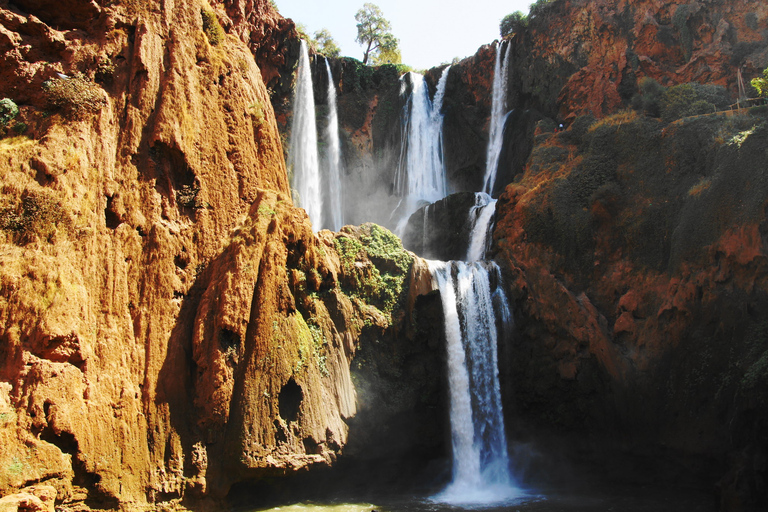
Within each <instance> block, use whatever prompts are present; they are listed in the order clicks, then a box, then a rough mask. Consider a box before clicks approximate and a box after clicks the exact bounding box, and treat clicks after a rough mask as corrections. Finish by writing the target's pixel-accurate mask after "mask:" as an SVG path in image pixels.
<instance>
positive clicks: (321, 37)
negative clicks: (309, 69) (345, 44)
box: [313, 28, 341, 58]
mask: <svg viewBox="0 0 768 512" xmlns="http://www.w3.org/2000/svg"><path fill="white" fill-rule="evenodd" d="M313 43H314V44H313V46H314V48H315V49H316V50H317V52H318V53H321V54H322V55H325V56H326V57H331V58H338V57H339V55H341V49H339V45H337V44H336V41H335V40H334V39H333V36H331V32H330V31H329V30H328V29H325V28H324V29H321V30H318V31H317V32H315V38H314V41H313Z"/></svg>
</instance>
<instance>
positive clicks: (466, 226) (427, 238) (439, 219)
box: [403, 192, 476, 261]
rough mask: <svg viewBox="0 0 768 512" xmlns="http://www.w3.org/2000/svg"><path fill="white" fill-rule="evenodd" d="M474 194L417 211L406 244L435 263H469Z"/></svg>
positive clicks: (458, 195) (462, 194)
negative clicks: (468, 253) (464, 261)
mask: <svg viewBox="0 0 768 512" xmlns="http://www.w3.org/2000/svg"><path fill="white" fill-rule="evenodd" d="M475 204H476V199H475V194H474V193H472V192H458V193H456V194H451V195H449V196H448V197H446V198H445V199H441V200H440V201H437V202H435V203H433V204H430V205H427V206H424V207H422V208H420V209H418V210H416V211H415V212H414V213H413V215H411V218H410V219H408V224H407V226H406V228H405V232H404V233H403V245H404V246H405V247H406V248H408V249H409V250H411V251H413V252H415V253H418V254H419V255H420V256H421V257H423V258H427V259H432V260H442V261H449V260H459V261H462V260H465V259H466V257H467V250H468V249H469V238H470V234H471V233H472V217H471V215H470V211H471V209H472V207H474V206H475Z"/></svg>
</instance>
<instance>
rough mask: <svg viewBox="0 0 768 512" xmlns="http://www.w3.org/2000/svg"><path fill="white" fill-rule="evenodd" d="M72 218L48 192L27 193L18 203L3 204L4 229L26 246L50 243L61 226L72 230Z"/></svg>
mask: <svg viewBox="0 0 768 512" xmlns="http://www.w3.org/2000/svg"><path fill="white" fill-rule="evenodd" d="M70 222H71V221H70V218H69V216H68V215H67V213H66V212H65V211H64V209H63V208H62V206H61V204H60V201H59V199H58V198H57V197H56V196H55V195H54V193H53V192H51V191H48V190H40V191H31V190H26V191H24V193H23V194H22V195H21V200H20V201H18V202H17V203H15V204H14V203H11V204H3V205H0V229H2V230H3V231H7V232H10V233H12V234H13V239H14V242H15V243H17V244H19V245H25V244H27V243H30V242H32V241H33V240H35V239H37V238H40V239H44V240H48V241H50V239H51V237H52V236H53V235H54V234H55V233H56V231H57V229H58V228H59V227H64V228H68V227H69V225H70Z"/></svg>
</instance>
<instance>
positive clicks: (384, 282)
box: [334, 223, 413, 315]
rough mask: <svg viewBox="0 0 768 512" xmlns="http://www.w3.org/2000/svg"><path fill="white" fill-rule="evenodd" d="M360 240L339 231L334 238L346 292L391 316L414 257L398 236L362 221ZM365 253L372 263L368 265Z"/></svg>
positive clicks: (400, 295) (400, 296)
mask: <svg viewBox="0 0 768 512" xmlns="http://www.w3.org/2000/svg"><path fill="white" fill-rule="evenodd" d="M360 228H361V230H362V234H361V236H360V240H359V241H358V240H356V239H354V238H352V237H350V236H346V235H345V234H342V235H340V236H338V237H336V239H335V240H334V244H335V246H336V252H337V253H338V254H339V257H340V259H341V265H342V272H343V276H344V278H343V279H342V287H343V288H344V290H345V292H346V293H348V294H349V295H351V296H353V297H357V298H359V299H362V300H364V301H366V302H367V303H369V304H371V305H373V306H375V307H377V308H379V309H380V310H381V311H382V312H383V313H384V314H385V315H391V313H392V311H393V310H394V308H395V306H396V305H397V304H398V302H399V301H400V299H401V298H402V294H403V285H404V283H405V279H406V277H407V276H408V271H409V269H410V267H411V264H412V263H413V258H412V257H411V255H410V254H408V252H407V251H406V250H405V249H403V245H402V243H401V242H400V239H399V238H397V237H396V236H395V235H394V234H392V233H391V232H390V231H389V230H387V229H385V228H382V227H381V226H378V225H376V224H373V223H367V224H363V225H362V226H361V227H360ZM366 256H367V258H368V259H370V261H371V263H372V264H367V262H366V261H365V260H366Z"/></svg>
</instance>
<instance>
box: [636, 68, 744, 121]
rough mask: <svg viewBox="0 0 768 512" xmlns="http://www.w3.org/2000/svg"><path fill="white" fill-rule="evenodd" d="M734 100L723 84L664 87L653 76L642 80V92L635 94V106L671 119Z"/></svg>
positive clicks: (668, 119) (699, 112) (650, 113)
mask: <svg viewBox="0 0 768 512" xmlns="http://www.w3.org/2000/svg"><path fill="white" fill-rule="evenodd" d="M729 103H730V98H729V97H728V91H727V90H726V89H725V88H724V87H721V86H719V85H709V84H699V83H696V82H691V83H688V84H680V85H675V86H673V87H663V86H662V85H660V84H659V83H658V82H657V81H656V80H653V79H652V78H648V77H646V78H643V79H642V80H641V81H640V92H639V93H638V94H636V95H635V96H634V97H633V98H632V107H633V108H634V109H636V110H639V111H642V112H643V113H645V114H646V115H649V116H651V117H661V118H662V119H663V120H664V121H665V122H667V123H671V122H672V121H676V120H677V119H681V118H683V117H690V116H697V115H701V114H710V113H712V112H715V111H717V110H718V109H723V108H725V107H726V106H728V104H729Z"/></svg>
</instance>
